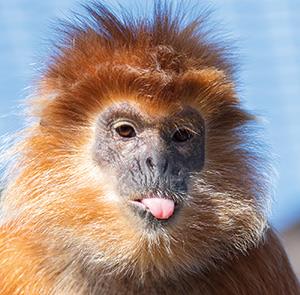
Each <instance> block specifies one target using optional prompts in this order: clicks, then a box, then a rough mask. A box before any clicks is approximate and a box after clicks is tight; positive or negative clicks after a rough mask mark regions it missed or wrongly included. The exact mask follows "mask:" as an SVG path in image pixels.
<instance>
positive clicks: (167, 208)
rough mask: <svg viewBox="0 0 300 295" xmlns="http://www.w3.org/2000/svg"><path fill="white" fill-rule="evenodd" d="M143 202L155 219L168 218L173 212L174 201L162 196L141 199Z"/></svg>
mask: <svg viewBox="0 0 300 295" xmlns="http://www.w3.org/2000/svg"><path fill="white" fill-rule="evenodd" d="M141 203H143V204H144V205H145V206H146V207H147V208H148V209H149V210H150V212H151V214H152V215H153V216H154V217H156V218H157V219H168V218H169V217H170V216H172V215H173V213H174V207H175V204H174V201H172V200H170V199H162V198H147V199H142V200H141Z"/></svg>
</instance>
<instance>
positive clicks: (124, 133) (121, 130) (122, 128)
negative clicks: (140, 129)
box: [115, 123, 136, 138]
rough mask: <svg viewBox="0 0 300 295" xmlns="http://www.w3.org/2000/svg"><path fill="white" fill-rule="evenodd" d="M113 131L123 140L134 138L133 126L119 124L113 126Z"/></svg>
mask: <svg viewBox="0 0 300 295" xmlns="http://www.w3.org/2000/svg"><path fill="white" fill-rule="evenodd" d="M115 130H116V132H117V133H118V134H119V135H120V136H121V137H124V138H131V137H135V136H136V133H135V130H134V128H133V126H131V125H130V124H128V123H119V124H118V125H117V126H115Z"/></svg>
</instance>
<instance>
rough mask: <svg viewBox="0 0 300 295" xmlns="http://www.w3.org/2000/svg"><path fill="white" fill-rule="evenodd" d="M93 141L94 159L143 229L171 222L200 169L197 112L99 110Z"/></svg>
mask: <svg viewBox="0 0 300 295" xmlns="http://www.w3.org/2000/svg"><path fill="white" fill-rule="evenodd" d="M95 137H96V138H95V144H94V148H93V154H94V160H95V161H96V163H97V164H98V165H99V167H101V169H104V170H106V171H110V174H111V175H113V176H114V177H115V179H116V181H114V183H116V188H115V189H116V190H117V195H118V197H119V198H120V200H119V201H121V202H122V203H123V206H124V207H125V208H127V209H128V211H132V213H133V214H135V215H136V216H137V217H138V218H139V219H140V218H141V219H142V220H143V221H144V225H143V226H146V227H149V226H150V227H152V228H153V226H157V227H161V226H167V223H168V222H166V221H170V222H171V220H172V222H173V219H175V217H176V215H177V214H180V211H181V210H184V207H185V206H187V203H188V198H189V196H190V193H189V192H190V191H191V190H192V181H191V179H192V175H193V174H195V173H198V172H200V171H201V169H202V168H203V165H204V142H205V141H204V122H203V119H202V117H201V115H200V114H199V112H198V111H197V110H195V109H194V108H192V107H190V106H182V105H180V104H177V105H176V106H174V107H173V108H170V107H168V110H164V111H163V110H161V111H160V112H158V111H157V110H155V111H153V110H151V108H150V107H149V106H148V107H147V104H146V103H144V104H143V107H141V106H140V105H139V104H137V103H133V102H123V103H117V104H112V105H110V106H109V107H107V108H105V109H104V111H103V112H101V114H100V116H99V118H98V122H97V127H96V133H95Z"/></svg>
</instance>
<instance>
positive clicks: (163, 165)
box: [146, 156, 169, 175]
mask: <svg viewBox="0 0 300 295" xmlns="http://www.w3.org/2000/svg"><path fill="white" fill-rule="evenodd" d="M146 166H147V168H148V169H149V170H150V171H152V172H154V171H155V170H156V172H158V173H159V174H162V175H163V174H165V173H166V172H167V170H168V167H169V161H168V160H167V159H166V158H163V157H153V156H149V157H147V158H146Z"/></svg>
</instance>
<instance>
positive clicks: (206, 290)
mask: <svg viewBox="0 0 300 295" xmlns="http://www.w3.org/2000/svg"><path fill="white" fill-rule="evenodd" d="M79 277H80V281H81V282H84V283H83V284H82V285H84V286H85V290H84V291H83V293H82V294H87V293H88V294H95V295H98V294H99V295H100V294H112V295H121V294H127V295H131V294H142V295H143V294H145V295H146V294H166V295H167V294H203V295H206V294H207V295H210V294H211V295H212V294H225V295H226V294H228V295H232V294H245V295H246V294H263V295H267V294H268V295H269V294H272V295H277V294H278V295H280V294H286V295H289V294H291V295H296V294H299V289H298V288H299V286H298V282H297V280H296V278H295V275H294V274H293V271H292V269H291V267H290V265H289V262H288V259H287V257H286V254H285V252H284V250H283V248H282V246H281V245H280V242H279V240H278V238H277V237H276V235H275V234H274V233H273V232H272V230H269V231H268V232H267V233H266V236H265V239H264V240H263V241H262V242H261V243H260V245H259V246H258V247H256V248H253V249H250V250H249V252H248V253H247V254H245V255H242V254H241V255H238V256H235V257H234V258H233V259H231V260H228V261H226V262H223V263H219V264H218V265H216V268H215V269H211V270H208V271H206V272H202V273H198V274H183V275H179V276H178V278H177V279H174V280H172V279H170V278H168V279H157V278H156V279H154V277H153V276H151V274H150V275H149V276H148V277H146V278H145V281H144V283H143V284H140V283H139V282H138V280H137V279H134V278H131V277H126V276H122V277H121V276H117V275H112V274H111V275H108V274H105V272H104V271H103V270H98V271H94V272H92V271H85V272H83V271H82V270H81V271H80V275H78V278H77V279H79ZM69 282H70V281H69ZM69 285H70V284H69ZM77 285H78V281H77V284H76V280H75V286H77ZM68 292H69V294H71V293H70V291H68ZM63 294H65V293H63ZM76 294H78V293H76ZM80 294H81V293H80Z"/></svg>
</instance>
